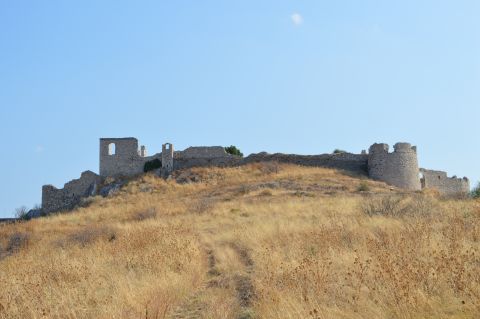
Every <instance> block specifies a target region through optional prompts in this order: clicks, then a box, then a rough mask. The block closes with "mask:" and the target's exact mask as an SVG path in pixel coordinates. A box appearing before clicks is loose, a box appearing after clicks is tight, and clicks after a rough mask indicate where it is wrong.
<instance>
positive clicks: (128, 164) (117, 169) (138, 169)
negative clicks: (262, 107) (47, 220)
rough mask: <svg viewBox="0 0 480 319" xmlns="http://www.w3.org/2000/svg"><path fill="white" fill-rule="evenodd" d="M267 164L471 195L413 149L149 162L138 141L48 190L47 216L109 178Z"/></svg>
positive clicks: (200, 153)
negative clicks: (151, 170) (149, 168)
mask: <svg viewBox="0 0 480 319" xmlns="http://www.w3.org/2000/svg"><path fill="white" fill-rule="evenodd" d="M266 161H275V162H281V163H292V164H298V165H305V166H318V167H327V168H335V169H340V170H344V171H348V172H353V173H356V174H359V175H364V176H368V177H370V178H372V179H375V180H379V181H383V182H385V183H387V184H389V185H392V186H396V187H399V188H403V189H406V190H412V191H415V190H421V189H424V188H434V189H437V190H438V191H439V193H440V194H442V195H446V196H461V195H466V194H467V193H468V192H469V191H470V185H469V181H468V178H466V177H463V178H457V177H455V176H454V177H447V173H446V172H442V171H434V170H427V169H423V168H422V169H419V166H418V159H417V149H416V147H415V146H411V145H410V144H409V143H397V144H395V145H394V147H393V152H390V150H389V146H388V145H387V144H373V145H372V146H370V148H369V150H368V153H367V152H366V151H362V152H361V154H352V153H346V152H340V153H333V154H321V155H296V154H282V153H275V154H268V153H264V152H263V153H258V154H251V155H249V156H247V157H245V158H243V157H240V156H236V155H231V154H228V153H227V152H226V151H225V148H224V147H221V146H208V147H207V146H200V147H189V148H187V149H185V150H183V151H174V149H173V144H171V143H166V144H163V146H162V152H161V153H157V154H155V155H152V156H147V149H146V148H145V146H140V147H139V145H138V140H137V139H136V138H133V137H128V138H101V139H100V168H99V175H97V174H96V173H94V172H91V171H86V172H83V173H82V174H81V176H80V178H79V179H75V180H72V181H70V182H68V183H66V184H65V186H64V188H62V189H58V188H56V187H54V186H52V185H45V186H43V188H42V212H43V214H49V213H52V212H57V211H62V210H68V209H72V208H73V207H74V206H76V205H77V204H79V203H80V201H81V199H82V198H85V197H89V196H94V195H97V194H99V193H100V192H101V190H99V187H100V186H101V185H102V184H104V182H105V180H106V179H107V178H110V177H111V178H125V177H132V176H136V175H139V174H142V173H144V171H145V167H146V165H148V164H149V163H157V165H158V168H157V169H156V170H155V172H156V174H158V175H160V176H163V177H167V176H169V175H170V174H171V173H172V172H173V171H175V170H179V169H184V168H189V167H199V166H237V165H243V164H248V163H253V162H266Z"/></svg>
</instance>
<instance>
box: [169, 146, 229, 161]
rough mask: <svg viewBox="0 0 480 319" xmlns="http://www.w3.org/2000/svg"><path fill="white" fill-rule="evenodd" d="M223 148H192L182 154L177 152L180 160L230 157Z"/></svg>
mask: <svg viewBox="0 0 480 319" xmlns="http://www.w3.org/2000/svg"><path fill="white" fill-rule="evenodd" d="M229 156H230V154H228V153H227V152H226V151H225V148H224V147H222V146H190V147H189V148H186V149H185V150H183V151H181V152H176V157H177V158H179V159H191V158H195V159H198V158H219V157H229Z"/></svg>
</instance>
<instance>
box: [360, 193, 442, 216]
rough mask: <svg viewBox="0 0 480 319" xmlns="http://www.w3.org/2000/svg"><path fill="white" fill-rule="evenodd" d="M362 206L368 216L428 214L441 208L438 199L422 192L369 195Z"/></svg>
mask: <svg viewBox="0 0 480 319" xmlns="http://www.w3.org/2000/svg"><path fill="white" fill-rule="evenodd" d="M361 208H362V211H363V213H365V214H366V215H368V216H374V215H383V216H391V217H401V216H406V215H408V216H412V215H416V216H427V215H431V214H432V213H434V212H435V210H437V209H439V207H438V200H436V199H435V198H433V197H431V196H423V195H421V194H415V195H411V196H401V195H387V196H375V197H369V198H367V199H365V201H364V202H363V203H362V204H361Z"/></svg>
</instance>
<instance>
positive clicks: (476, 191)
mask: <svg viewBox="0 0 480 319" xmlns="http://www.w3.org/2000/svg"><path fill="white" fill-rule="evenodd" d="M472 197H473V198H480V182H479V183H478V184H477V186H475V187H474V188H473V190H472Z"/></svg>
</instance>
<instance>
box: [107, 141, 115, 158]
mask: <svg viewBox="0 0 480 319" xmlns="http://www.w3.org/2000/svg"><path fill="white" fill-rule="evenodd" d="M108 155H115V143H110V144H108Z"/></svg>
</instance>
